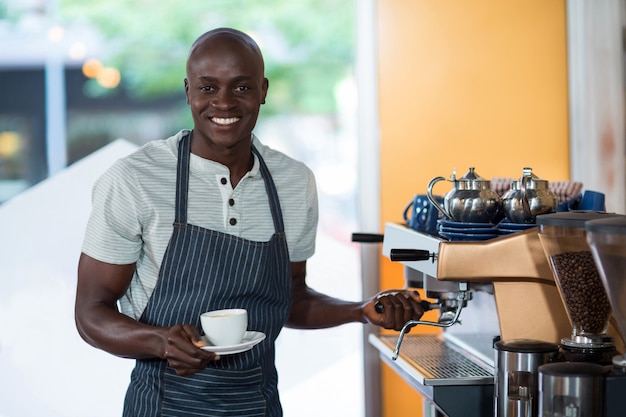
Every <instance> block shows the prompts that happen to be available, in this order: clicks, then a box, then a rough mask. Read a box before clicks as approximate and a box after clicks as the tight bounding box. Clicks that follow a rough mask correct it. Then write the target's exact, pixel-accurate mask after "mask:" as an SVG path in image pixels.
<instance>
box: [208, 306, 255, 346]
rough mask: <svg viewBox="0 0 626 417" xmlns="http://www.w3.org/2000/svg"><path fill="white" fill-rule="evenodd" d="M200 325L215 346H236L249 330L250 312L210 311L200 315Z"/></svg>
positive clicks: (233, 309) (239, 309)
mask: <svg viewBox="0 0 626 417" xmlns="http://www.w3.org/2000/svg"><path fill="white" fill-rule="evenodd" d="M200 323H201V324H202V330H204V334H205V335H206V337H207V339H209V342H211V344H213V346H230V345H236V344H239V343H241V341H242V340H243V336H244V335H245V333H246V329H247V328H248V312H247V311H246V310H245V309H243V308H228V309H225V310H214V311H208V312H206V313H203V314H202V315H200Z"/></svg>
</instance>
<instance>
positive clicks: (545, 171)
mask: <svg viewBox="0 0 626 417" xmlns="http://www.w3.org/2000/svg"><path fill="white" fill-rule="evenodd" d="M377 8H378V17H377V24H378V27H377V31H378V54H379V68H378V69H379V77H380V78H379V97H380V103H379V106H380V125H381V155H380V157H381V215H382V217H381V230H383V229H382V228H383V227H384V223H385V222H400V221H402V211H403V209H404V207H405V206H406V204H407V203H408V202H409V201H410V200H411V198H412V197H413V195H414V194H422V193H425V191H426V186H427V184H428V182H429V181H430V179H431V178H432V177H435V176H444V177H446V178H447V177H449V175H450V174H451V173H452V170H453V169H454V168H455V167H456V168H457V174H458V175H459V176H461V175H463V174H465V173H466V172H467V169H468V168H469V167H470V166H474V167H476V172H477V173H478V174H480V175H481V176H483V177H485V178H488V179H489V178H492V177H499V176H506V177H519V176H521V174H522V168H524V167H526V166H530V167H532V168H533V172H534V173H535V174H536V175H538V176H539V177H541V178H542V179H546V180H553V181H554V180H562V179H568V178H569V147H568V109H567V98H568V97H567V56H566V41H567V40H566V9H565V1H564V0H507V1H502V0H445V1H442V0H379V1H378V3H377ZM449 187H450V183H447V182H444V183H438V184H437V186H436V187H435V192H436V193H437V194H442V195H443V194H445V193H446V192H447V191H448V190H449ZM403 285H404V280H403V277H402V268H401V265H399V264H392V263H391V262H389V261H388V260H387V259H386V258H383V259H382V260H381V288H391V287H399V286H400V287H401V286H403ZM425 330H426V331H428V330H430V331H432V329H425ZM382 378H383V409H384V416H388V417H403V416H412V417H414V416H418V415H421V414H420V413H421V405H420V399H419V396H418V395H417V394H416V393H415V392H414V391H412V390H411V389H408V388H407V386H406V385H405V384H404V383H403V382H402V381H401V380H400V379H399V378H398V377H397V375H395V373H394V372H392V371H390V370H389V368H387V367H386V365H384V366H383V373H382Z"/></svg>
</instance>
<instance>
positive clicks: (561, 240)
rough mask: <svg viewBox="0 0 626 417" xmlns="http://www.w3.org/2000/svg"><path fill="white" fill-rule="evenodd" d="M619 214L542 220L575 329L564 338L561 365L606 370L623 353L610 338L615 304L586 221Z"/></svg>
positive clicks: (582, 213) (577, 213) (545, 245)
mask: <svg viewBox="0 0 626 417" xmlns="http://www.w3.org/2000/svg"><path fill="white" fill-rule="evenodd" d="M613 216H615V214H607V213H601V212H592V211H573V212H562V213H553V214H545V215H541V216H537V225H538V232H539V240H540V241H541V245H542V246H543V249H544V253H545V255H546V257H547V259H548V263H549V264H550V269H551V270H552V273H553V275H554V278H555V281H556V283H557V288H558V290H559V293H560V295H561V299H562V300H563V303H564V305H565V310H566V312H567V315H568V317H569V320H570V323H571V325H572V334H571V336H570V337H564V338H562V339H561V360H562V361H565V362H588V363H596V364H600V365H608V364H610V363H611V361H612V358H613V356H614V355H615V354H616V353H617V352H616V350H615V342H614V339H613V337H611V336H609V335H608V334H607V330H608V326H609V319H610V317H611V305H610V303H609V299H608V297H607V293H606V291H605V289H604V285H603V284H602V280H601V279H600V275H599V272H598V268H597V267H596V264H595V262H594V259H593V255H592V253H591V250H590V248H589V244H588V243H587V239H586V236H587V233H586V230H585V222H587V221H591V220H597V219H603V218H610V217H613Z"/></svg>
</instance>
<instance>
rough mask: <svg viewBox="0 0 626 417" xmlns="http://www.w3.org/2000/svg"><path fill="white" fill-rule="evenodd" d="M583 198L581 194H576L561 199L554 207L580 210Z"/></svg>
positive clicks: (559, 209) (557, 209)
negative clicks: (567, 198) (565, 199)
mask: <svg viewBox="0 0 626 417" xmlns="http://www.w3.org/2000/svg"><path fill="white" fill-rule="evenodd" d="M582 199H583V195H582V194H578V195H577V196H576V197H573V198H570V199H569V200H567V201H562V202H560V203H559V205H558V206H557V208H556V211H558V212H561V211H573V210H581V208H580V202H581V201H582Z"/></svg>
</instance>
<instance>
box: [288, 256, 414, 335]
mask: <svg viewBox="0 0 626 417" xmlns="http://www.w3.org/2000/svg"><path fill="white" fill-rule="evenodd" d="M291 275H292V289H291V295H292V306H291V313H290V315H289V319H288V321H287V326H289V327H294V328H308V329H320V328H326V327H332V326H337V325H341V324H345V323H353V322H360V323H367V322H369V323H372V324H375V325H377V326H381V327H384V328H386V329H394V330H400V329H402V326H403V325H404V324H405V323H406V322H407V321H409V320H412V319H413V320H416V319H419V318H420V317H421V316H422V314H424V310H423V308H422V306H421V305H420V297H419V295H418V294H417V293H416V292H415V291H407V290H391V291H385V292H382V293H380V294H379V295H377V296H376V297H373V298H371V299H369V300H365V301H362V302H350V301H343V300H339V299H336V298H332V297H329V296H327V295H324V294H320V293H318V292H316V291H314V290H313V289H311V288H309V287H308V285H307V284H306V262H292V264H291ZM376 302H380V303H381V304H382V305H383V307H384V312H383V313H378V312H376V309H375V304H376Z"/></svg>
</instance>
